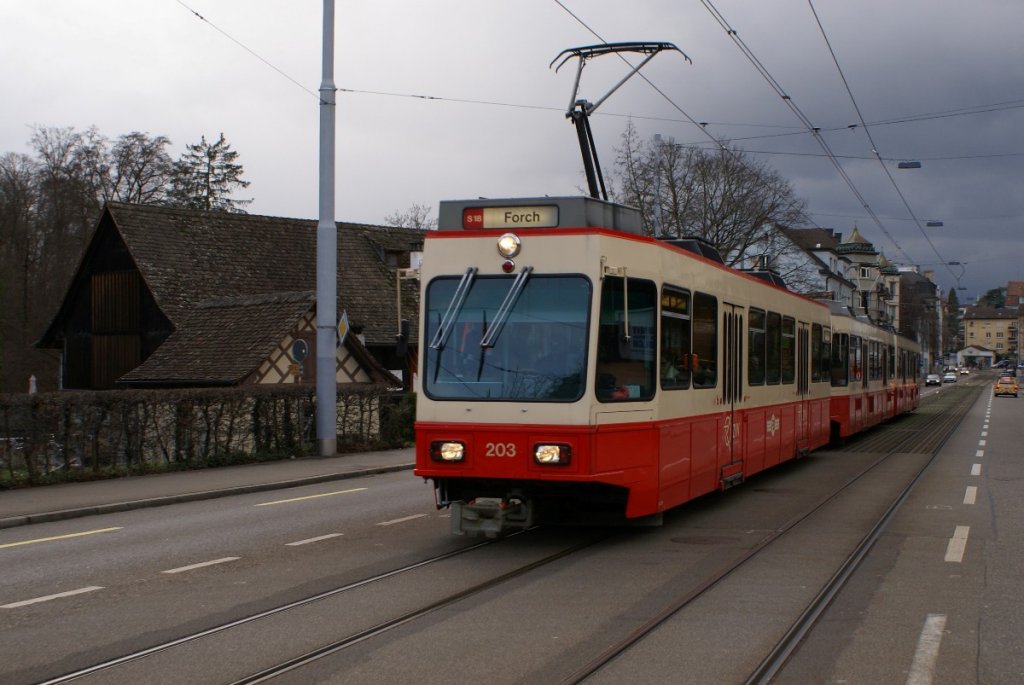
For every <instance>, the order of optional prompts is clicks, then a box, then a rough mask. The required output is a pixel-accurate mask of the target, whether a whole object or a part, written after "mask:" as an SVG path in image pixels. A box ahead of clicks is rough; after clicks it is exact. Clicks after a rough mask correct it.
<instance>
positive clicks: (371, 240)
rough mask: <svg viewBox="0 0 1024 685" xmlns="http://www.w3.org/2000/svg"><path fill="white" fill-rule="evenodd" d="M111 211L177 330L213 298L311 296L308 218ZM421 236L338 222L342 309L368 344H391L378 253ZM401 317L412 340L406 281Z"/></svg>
mask: <svg viewBox="0 0 1024 685" xmlns="http://www.w3.org/2000/svg"><path fill="white" fill-rule="evenodd" d="M107 211H108V212H109V214H110V216H111V218H112V219H113V221H114V223H115V225H116V226H117V229H118V232H119V233H120V234H121V236H122V237H123V238H124V241H125V244H126V245H127V247H128V250H129V252H130V253H131V255H132V258H133V259H134V261H135V263H136V265H137V266H138V268H139V272H140V273H141V274H142V278H143V280H144V281H145V282H146V284H147V285H148V286H149V289H150V291H151V292H152V293H153V297H154V298H155V300H156V303H157V305H158V306H159V307H160V309H161V310H162V311H163V312H164V314H165V315H166V316H167V317H168V318H169V319H170V320H171V322H172V323H173V324H174V326H175V328H176V329H179V328H180V327H181V326H183V325H184V324H186V323H188V324H190V325H191V324H192V323H193V322H195V321H201V320H204V319H203V318H202V316H201V314H200V312H199V311H198V310H199V308H200V306H201V305H203V306H209V303H210V302H211V301H213V300H221V299H225V298H228V299H231V298H246V297H252V296H273V295H278V296H286V295H287V294H289V293H292V294H294V293H301V292H315V290H316V228H317V222H316V221H314V220H309V219H288V218H280V217H268V216H257V215H252V214H234V213H230V212H206V211H197V210H188V209H175V208H170V207H157V206H148V205H130V204H122V203H114V202H111V203H108V204H107ZM422 240H423V232H422V231H419V230H416V229H409V228H392V227H381V226H368V225H364V224H350V223H339V224H338V306H339V309H346V310H347V311H348V316H349V321H350V323H351V324H352V325H353V326H361V327H362V329H363V330H362V332H363V335H364V337H365V340H366V343H367V344H369V345H375V344H378V345H379V344H393V343H394V340H395V332H396V328H397V323H396V320H397V305H396V298H395V271H394V268H391V267H389V266H388V265H387V264H385V262H384V261H383V260H382V256H383V255H384V254H385V253H387V252H394V253H407V252H408V251H409V250H410V249H412V248H413V247H414V246H416V245H418V244H419V243H422ZM401 266H408V264H407V263H405V264H401ZM239 311H242V310H239ZM402 313H403V317H404V318H408V319H410V321H411V322H412V323H413V331H412V335H413V339H415V334H416V330H415V323H416V321H415V320H416V315H417V313H418V307H417V296H416V284H415V282H407V283H406V284H405V288H404V290H403V312H402ZM172 337H173V336H172ZM169 342H171V341H170V340H168V343H169ZM165 344H167V343H165Z"/></svg>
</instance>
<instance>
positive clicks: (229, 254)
mask: <svg viewBox="0 0 1024 685" xmlns="http://www.w3.org/2000/svg"><path fill="white" fill-rule="evenodd" d="M316 227H317V222H316V221H313V220H302V219H285V218H278V217H267V216H256V215H249V214H235V213H229V212H207V211H199V210H188V209H172V208H168V207H158V206H144V205H130V204H123V203H114V202H112V203H108V204H107V206H106V207H105V208H104V210H103V214H102V217H101V218H100V220H99V222H98V225H97V227H96V230H95V232H94V234H93V236H92V239H91V241H90V243H89V245H88V247H87V249H86V252H85V255H84V256H83V258H82V261H81V263H80V264H79V266H78V269H77V270H76V272H75V275H74V278H73V279H72V281H71V284H70V286H69V288H68V290H67V293H66V295H65V297H64V301H63V303H62V304H61V307H60V310H59V311H58V312H57V314H56V315H55V316H54V318H53V320H52V322H51V323H50V325H49V327H48V328H47V330H46V332H45V334H44V335H43V337H42V338H41V339H40V341H39V342H38V343H37V345H38V346H40V347H44V348H52V349H57V350H60V351H61V381H62V382H61V384H60V387H63V388H81V389H105V388H113V387H196V386H232V385H245V384H256V383H262V384H266V383H315V379H316V368H315V366H316V356H317V355H316V337H317V336H316V321H315V316H316V314H315V313H316ZM422 239H423V232H422V231H418V230H414V229H403V228H390V227H379V226H366V225H359V224H346V223H340V224H338V263H339V267H338V274H339V277H338V302H339V312H340V311H341V310H346V311H347V313H348V318H349V322H350V324H351V331H352V333H350V334H349V335H348V336H347V337H346V339H345V342H344V344H343V345H342V346H340V347H338V349H337V352H336V362H337V367H336V378H337V380H338V382H339V383H364V382H377V383H392V384H394V383H395V382H396V379H395V377H394V375H392V374H391V373H389V370H396V369H397V370H404V369H407V368H409V365H410V364H411V363H412V362H411V360H413V359H415V344H414V342H415V340H416V337H415V336H416V329H417V326H416V317H417V315H418V295H417V288H416V284H415V283H411V282H405V283H403V284H402V293H401V298H399V297H398V296H397V294H398V293H397V290H396V289H397V288H398V287H399V286H398V279H397V278H396V270H397V269H399V268H404V267H408V266H409V265H410V256H411V254H412V253H413V252H414V251H416V250H418V249H420V247H419V246H420V244H421V243H422ZM399 302H401V307H402V311H401V316H402V317H403V318H406V319H409V320H410V322H411V324H412V335H411V336H410V338H411V341H410V351H409V355H410V356H409V358H408V359H399V358H397V357H396V353H395V349H396V346H395V342H396V339H395V335H396V332H397V330H398V317H399V313H398V307H399Z"/></svg>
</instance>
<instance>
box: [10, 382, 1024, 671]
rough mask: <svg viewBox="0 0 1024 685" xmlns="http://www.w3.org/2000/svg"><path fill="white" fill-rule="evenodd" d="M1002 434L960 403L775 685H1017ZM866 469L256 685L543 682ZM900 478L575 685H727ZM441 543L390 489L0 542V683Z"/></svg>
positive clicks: (347, 625) (838, 508) (283, 599)
mask: <svg viewBox="0 0 1024 685" xmlns="http://www.w3.org/2000/svg"><path fill="white" fill-rule="evenodd" d="M990 380H991V379H985V378H982V377H980V376H978V377H974V378H971V379H970V380H969V381H968V382H969V383H983V382H984V383H988V382H990ZM955 390H956V389H955V388H950V387H948V386H944V387H942V388H939V389H934V388H930V389H928V393H929V394H930V393H934V392H953V391H955ZM1022 419H1024V399H1013V398H991V396H990V395H989V394H988V393H984V394H983V395H982V396H981V398H980V400H979V401H978V402H977V403H976V404H975V405H974V407H973V408H972V410H971V412H970V414H969V416H968V417H967V418H966V419H965V421H964V422H963V424H961V426H960V428H959V430H958V431H957V432H956V433H955V435H954V437H953V439H951V440H950V441H949V442H948V443H947V445H946V446H945V448H944V449H943V450H942V452H941V453H940V455H939V456H938V457H937V458H936V460H935V462H934V463H933V465H932V467H930V469H929V470H928V472H927V473H926V476H925V477H924V478H923V479H922V481H921V482H920V483H919V484H918V485H917V486H916V488H915V489H914V490H913V492H912V493H911V496H910V497H909V498H908V500H907V502H906V504H905V505H904V507H903V508H902V509H901V511H900V513H899V514H898V515H897V516H896V518H895V519H894V520H893V522H892V523H891V524H890V526H889V527H888V528H887V530H886V531H885V533H884V535H883V536H882V538H881V540H880V541H879V543H878V544H877V545H876V546H875V548H874V549H873V550H872V552H871V553H870V554H869V555H868V558H867V559H866V560H865V561H864V563H863V564H862V566H861V568H860V569H859V571H858V573H857V574H856V576H855V578H854V581H853V582H852V583H851V585H850V586H848V587H847V589H845V590H844V591H843V592H842V593H841V594H840V595H839V597H837V599H836V600H835V601H834V602H833V604H832V606H831V607H830V608H829V610H828V612H827V613H826V615H825V617H824V621H823V622H822V623H821V624H820V625H821V627H820V629H816V630H815V631H814V632H813V633H812V634H811V635H810V636H809V637H808V638H807V639H806V640H805V642H804V644H803V645H802V646H801V648H800V649H799V651H798V652H797V653H796V654H795V655H794V657H793V658H792V659H791V661H790V662H789V664H788V665H787V667H786V669H785V670H784V671H783V673H782V674H780V676H779V679H778V681H777V682H782V683H838V682H847V683H957V684H960V683H985V684H986V685H988V684H991V683H997V684H998V683H1018V682H1024V654H1022V650H1021V648H1020V645H1021V644H1022V643H1021V641H1020V639H1019V636H1020V635H1021V633H1022V628H1024V626H1022V625H1021V624H1022V622H1024V606H1021V604H1022V601H1024V600H1022V599H1021V598H1020V593H1019V592H1018V591H1017V587H1018V585H1019V583H1018V579H1019V569H1020V567H1021V564H1022V562H1024V498H1022V497H1021V492H1020V483H1021V482H1022V481H1024V461H1022V460H1021V457H1020V449H1019V447H1018V446H1019V445H1020V444H1022V441H1024V420H1022ZM876 456H877V455H871V454H859V453H857V452H856V451H852V452H851V451H844V452H828V451H825V452H818V453H816V454H814V455H812V456H811V457H809V458H807V459H804V460H801V461H800V462H798V463H793V464H788V465H785V466H783V467H782V468H779V469H776V470H774V471H773V472H771V473H768V474H765V475H763V476H759V477H756V478H754V479H751V480H750V481H748V482H747V483H745V484H744V485H743V486H742V487H740V488H735V489H733V490H731V491H729V492H727V493H724V494H718V495H712V496H710V497H706V498H703V499H702V500H699V501H697V502H694V503H691V504H689V505H686V506H684V507H681V508H679V509H678V510H676V511H673V512H671V513H670V514H669V515H668V516H667V517H666V522H665V525H664V526H662V527H660V528H651V529H642V528H634V529H626V530H623V531H618V532H617V533H616V534H615V535H613V537H612V538H610V539H609V540H607V541H605V542H603V543H601V544H599V545H597V546H595V547H593V548H588V549H587V550H585V551H583V552H581V553H578V554H574V555H571V556H568V557H566V558H564V559H562V560H560V561H558V562H556V563H552V564H550V565H547V566H544V567H542V568H540V569H538V570H537V571H535V572H533V573H531V574H529V575H525V576H523V577H521V578H517V579H516V580H514V581H510V582H508V583H505V584H502V585H501V586H499V587H497V588H495V589H494V590H491V591H486V592H481V593H478V594H474V595H472V596H468V597H466V598H464V599H463V600H462V601H460V602H459V603H457V604H455V605H453V606H451V607H447V608H445V609H443V610H439V611H437V612H435V613H432V614H430V615H429V616H427V617H425V618H422V619H420V620H417V621H414V622H410V623H409V624H408V625H404V626H401V627H399V628H397V629H395V630H393V631H391V632H390V633H388V634H387V635H386V636H384V637H382V638H379V639H373V640H367V641H365V642H363V643H360V644H358V645H356V646H354V647H352V648H349V649H347V650H344V651H343V652H339V653H338V654H336V655H334V656H332V657H330V658H328V659H325V660H324V661H322V662H319V663H318V664H316V665H315V666H313V667H310V668H307V669H304V670H301V671H297V672H295V673H293V674H291V675H289V676H286V677H283V678H281V679H279V680H278V681H277V682H296V683H306V682H337V683H342V682H344V683H364V682H366V683H375V682H381V683H385V682H386V683H405V682H410V683H412V682H415V683H434V682H437V683H450V682H452V681H457V682H475V681H483V682H488V683H497V684H500V683H527V682H529V683H538V682H559V681H560V680H561V678H563V677H565V676H566V675H567V674H569V673H571V672H572V671H573V669H574V667H575V666H576V664H577V663H578V661H579V660H580V659H581V658H584V657H585V656H586V655H588V654H593V653H595V652H597V651H600V649H601V648H603V646H604V645H606V644H608V643H610V642H611V641H614V640H615V639H618V638H619V637H621V636H622V635H623V634H627V633H628V632H630V631H631V630H633V629H634V628H635V627H636V626H637V625H639V624H640V623H641V622H643V621H644V620H645V617H648V616H650V615H651V614H652V613H656V612H657V610H658V609H659V607H660V606H662V605H663V603H664V602H665V601H666V598H669V597H672V596H675V595H677V594H678V593H679V592H681V591H684V590H685V588H687V587H690V586H692V585H693V584H694V583H695V582H697V581H699V579H701V578H703V577H706V576H707V575H708V574H710V573H712V572H713V571H715V570H716V569H718V568H720V567H721V566H722V564H723V563H725V561H726V560H727V559H729V558H732V557H734V556H735V554H736V553H737V551H739V550H741V549H743V548H744V547H746V546H749V545H751V544H754V543H756V541H757V540H759V539H761V538H763V537H764V535H765V534H767V533H768V532H770V531H771V530H773V529H774V528H775V527H777V526H779V525H781V524H782V522H784V521H786V520H788V519H789V518H790V517H792V516H793V514H794V512H796V511H798V510H799V509H800V508H801V507H802V506H804V505H805V504H806V503H807V502H809V501H812V500H815V499H817V498H819V497H820V496H821V494H822V493H823V492H825V491H827V490H828V488H830V487H831V486H833V485H836V484H838V483H840V482H843V481H844V479H847V478H849V476H850V474H852V473H854V472H856V471H857V470H858V469H859V468H860V467H861V466H862V465H863V464H865V463H867V462H869V461H871V460H872V459H874V458H876ZM898 457H899V458H897V459H894V460H891V461H889V462H886V465H885V466H884V467H883V468H881V469H880V470H878V471H877V472H873V474H872V475H871V476H870V477H868V478H866V479H865V481H864V482H863V483H862V484H860V485H859V486H858V489H857V490H856V491H855V492H853V493H851V494H849V495H847V496H844V497H840V498H837V500H836V501H835V502H834V503H832V504H830V505H829V507H828V508H827V509H826V510H825V511H824V513H823V515H822V516H820V517H818V518H816V519H815V521H814V523H813V524H811V525H808V526H807V527H806V528H804V529H803V530H800V531H798V532H797V533H796V534H795V535H793V536H792V537H790V538H788V540H787V541H786V542H785V543H784V544H782V545H780V546H778V547H776V548H774V549H773V550H772V551H771V553H769V554H765V555H763V556H761V557H759V558H758V560H757V562H756V563H755V564H753V565H751V566H749V567H746V568H744V569H743V570H742V571H741V572H739V573H736V574H734V575H733V576H730V577H729V578H728V579H726V580H725V581H723V582H722V583H721V584H720V585H719V586H716V588H715V589H714V590H713V591H712V592H710V593H708V594H707V595H705V596H704V597H702V598H701V599H700V600H699V601H698V602H696V603H694V605H693V606H692V607H689V608H688V609H687V610H686V611H685V612H684V613H681V614H680V615H678V616H675V617H672V618H670V619H669V620H667V621H666V622H665V623H664V624H663V625H662V626H661V627H660V628H659V629H658V630H657V631H656V632H655V633H653V634H652V635H651V636H650V637H649V638H648V639H646V640H644V641H643V642H642V643H640V644H639V645H637V646H636V647H635V648H634V649H632V650H630V651H629V652H627V653H626V654H624V655H623V656H622V657H620V658H619V659H617V660H616V661H615V662H613V663H612V664H610V665H609V667H608V668H607V669H605V670H604V671H602V672H600V673H599V674H597V675H596V676H595V677H594V678H593V682H598V683H621V682H651V683H655V682H658V683H663V682H694V683H702V682H707V683H723V682H741V681H742V679H743V677H744V676H745V674H746V673H748V672H749V670H750V668H752V666H753V665H756V663H757V661H758V660H759V658H760V654H761V652H762V650H763V649H765V648H766V645H769V646H770V644H771V643H772V641H773V640H774V639H775V637H776V636H777V635H778V634H779V633H781V632H782V631H784V630H785V629H786V628H787V627H788V625H789V623H790V622H791V621H792V620H793V617H794V615H795V612H798V611H799V608H800V607H801V606H802V605H803V604H804V603H806V601H807V600H808V598H809V597H810V596H812V595H813V594H814V592H815V591H816V587H817V584H818V583H819V582H821V581H822V580H823V579H825V578H827V577H828V575H829V574H830V573H832V572H833V570H834V568H835V566H836V564H837V563H838V561H841V559H842V557H843V555H844V554H845V552H846V550H847V549H848V547H849V545H850V544H851V543H852V542H853V541H855V540H856V539H857V538H858V536H861V535H863V532H864V531H863V529H864V526H865V525H866V522H868V521H870V520H871V518H872V517H873V516H875V515H876V513H877V512H878V511H879V510H880V509H881V508H882V507H883V506H884V505H885V502H886V498H887V496H888V495H889V494H890V493H891V492H892V491H893V490H894V488H895V486H896V483H898V482H899V480H900V479H901V478H903V477H905V475H906V474H907V473H910V472H911V471H912V470H913V469H914V467H915V465H916V464H918V463H919V462H920V461H921V460H922V459H923V457H922V456H921V455H898ZM448 528H449V521H448V519H447V518H446V512H436V511H435V510H434V507H433V502H432V500H431V493H430V489H429V487H428V486H426V485H424V483H423V482H422V480H420V479H418V478H415V477H413V476H412V475H411V474H410V473H409V472H400V473H392V474H382V475H374V476H367V477H363V478H355V479H350V480H345V481H338V482H326V483H319V484H316V485H310V486H305V487H301V488H289V489H286V490H280V491H268V492H260V493H251V494H244V495H238V496H232V497H224V498H220V499H214V500H206V501H199V502H189V503H181V504H175V505H171V506H164V507H159V508H147V509H139V510H134V511H125V512H117V513H111V514H105V515H101V516H91V517H86V518H78V519H73V520H67V521H57V522H52V523H44V524H35V525H29V526H21V527H19V528H12V529H7V530H0V569H2V574H3V584H2V587H0V634H3V636H4V639H3V640H0V680H2V681H3V682H4V683H22V682H24V683H29V682H39V681H41V680H44V679H45V678H48V677H52V676H56V675H59V674H62V673H65V672H69V671H71V670H74V669H76V668H81V667H84V666H87V665H90V664H94V663H97V662H100V661H103V660H105V659H109V658H114V657H117V656H120V655H122V654H125V653H127V652H129V651H131V650H134V649H140V648H144V647H147V646H150V645H154V644H157V643H159V642H162V641H165V640H169V639H173V638H176V637H179V636H181V635H184V634H187V633H190V632H193V631H196V630H201V629H204V628H207V627H209V626H211V625H215V624H218V623H223V622H225V621H230V620H233V619H235V618H238V617H240V616H243V615H248V614H252V613H255V612H258V611H262V610H265V609H267V608H271V607H275V606H280V605H282V604H286V603H288V602H292V601H295V600H298V599H302V598H304V597H309V596H312V595H315V594H317V593H321V592H324V591H326V590H330V589H332V588H336V587H339V586H340V585H344V584H345V583H353V582H355V581H359V580H361V579H364V578H367V577H369V576H371V575H373V574H376V573H381V572H385V571H389V570H393V569H396V568H398V567H401V566H404V565H407V564H410V563H413V562H416V561H419V560H422V559H425V558H427V557H431V556H434V555H438V554H442V553H445V552H451V551H455V550H459V549H462V548H466V547H469V546H471V545H474V544H475V543H476V542H478V541H476V540H470V539H466V538H459V537H455V536H452V535H450V534H449V532H448ZM591 533H592V531H588V530H586V529H569V530H554V531H551V530H547V531H544V530H542V531H538V532H536V533H529V534H526V535H523V536H519V537H516V538H513V539H510V540H507V541H503V542H501V543H499V544H497V545H491V546H486V547H484V548H482V549H479V550H473V551H471V552H469V553H467V554H465V555H462V556H459V557H454V558H451V559H447V560H445V561H443V562H440V563H438V564H436V565H434V566H432V567H430V568H423V569H417V570H414V571H411V572H407V573H403V574H400V575H396V576H394V577H391V578H388V579H385V580H382V581H380V582H378V583H374V584H372V585H370V586H367V587H365V588H359V589H358V590H355V591H353V592H351V593H346V594H344V595H339V596H337V597H332V598H329V599H325V600H323V601H318V602H316V603H314V604H312V605H310V606H309V607H307V608H303V609H302V610H301V611H296V612H292V613H291V614H289V615H288V616H286V617H281V618H280V619H278V618H274V619H268V620H266V621H261V622H259V623H256V624H253V625H252V626H250V627H247V628H245V629H244V630H237V631H232V632H226V633H224V634H223V635H219V636H218V637H216V638H215V639H211V640H208V641H205V642H204V643H202V644H197V645H196V646H194V647H191V646H190V647H188V648H184V649H180V650H168V651H167V652H161V653H160V654H156V655H153V656H152V657H149V658H147V659H145V660H142V661H140V662H138V663H137V664H133V665H132V666H131V667H128V668H125V669H121V670H118V671H116V672H111V673H109V674H103V675H101V676H92V677H90V678H87V679H85V682H119V683H137V682H147V683H156V682H167V683H196V682H229V681H231V680H232V679H234V678H238V677H242V676H243V675H245V674H247V673H250V672H252V670H253V669H256V668H259V667H263V666H265V665H268V664H272V663H275V662H276V661H278V660H279V659H281V658H283V657H284V656H286V655H294V654H296V653H299V652H301V651H303V650H306V649H309V648H311V646H315V645H318V644H323V643H324V642H326V641H328V640H330V639H334V638H336V637H337V636H338V635H343V634H347V633H348V632H351V631H353V630H362V629H366V628H368V627H371V626H373V625H376V624H377V623H379V622H381V621H383V620H387V619H388V618H389V617H393V616H396V615H398V614H400V613H401V612H403V611H407V610H410V609H412V608H415V607H417V606H422V605H423V604H424V603H429V602H432V601H436V600H438V599H440V598H442V597H443V596H445V595H446V594H448V593H451V592H456V591H458V590H459V589H460V588H463V587H466V586H468V585H471V584H473V583H476V582H480V581H482V580H484V579H486V578H488V577H494V576H496V575H500V574H502V573H506V572H508V571H509V570H510V569H513V568H515V567H517V566H519V565H522V564H524V563H528V562H529V561H531V560H536V559H539V558H541V557H543V556H544V555H546V554H548V553H550V552H552V551H554V550H557V549H559V548H561V547H565V546H569V545H572V544H574V543H576V542H579V541H580V540H582V539H584V538H585V537H586V536H587V535H590V534H591ZM581 655H582V656H581Z"/></svg>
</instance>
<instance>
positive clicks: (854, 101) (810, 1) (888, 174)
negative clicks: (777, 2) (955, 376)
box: [807, 0, 956, 277]
mask: <svg viewBox="0 0 1024 685" xmlns="http://www.w3.org/2000/svg"><path fill="white" fill-rule="evenodd" d="M807 5H808V6H809V7H810V8H811V14H813V15H814V21H815V23H817V25H818V30H820V31H821V37H822V38H823V39H824V40H825V45H826V47H828V52H829V54H830V55H831V56H832V62H833V63H834V64H835V65H836V71H838V72H839V78H840V79H841V80H842V82H843V87H844V88H845V89H846V93H847V95H849V96H850V103H851V104H852V105H853V111H855V112H856V113H857V120H858V121H859V122H860V126H861V129H862V130H863V131H864V135H865V136H867V139H868V142H869V143H871V153H872V154H873V155H874V157H875V159H877V160H878V164H879V165H880V166H881V167H882V171H883V172H885V175H886V177H887V178H888V179H889V183H891V184H892V187H893V189H894V190H895V191H896V195H897V196H898V197H899V198H900V201H901V202H902V203H903V207H904V208H905V209H906V210H907V214H909V215H910V218H911V219H913V221H914V225H916V226H917V229H918V231H920V232H921V235H922V236H924V239H925V241H926V242H927V243H928V245H929V246H930V247H931V248H932V252H934V253H935V256H936V257H938V258H939V261H940V262H943V263H944V264H945V262H946V261H947V260H946V259H945V258H944V257H943V256H942V255H941V254H939V250H938V248H937V247H935V243H933V242H932V239H931V238H930V237H929V236H928V233H927V232H926V231H925V230H924V226H922V225H921V221H920V220H919V219H918V218H917V215H916V214H915V213H914V210H913V209H912V208H911V206H910V202H909V201H908V200H907V197H906V195H904V194H903V191H902V190H901V189H900V186H899V184H898V183H896V179H895V178H894V177H893V175H892V171H890V169H889V167H888V166H886V164H885V162H884V161H883V160H882V155H881V153H880V152H879V151H878V145H877V144H876V143H875V139H874V136H872V135H871V128H870V127H869V126H868V125H867V123H866V122H865V121H864V114H863V113H862V112H861V110H860V105H858V104H857V98H855V97H854V95H853V89H852V88H851V87H850V82H849V81H848V80H847V78H846V74H845V73H843V68H842V66H840V64H839V57H838V56H837V55H836V51H835V50H834V49H833V48H832V42H831V41H830V40H829V38H828V33H827V32H826V31H825V26H824V25H823V24H822V23H821V18H820V17H819V16H818V11H817V10H816V9H815V8H814V2H813V0H807ZM946 270H947V271H949V273H950V275H951V276H954V277H956V274H954V273H953V270H952V269H951V268H950V267H949V265H948V264H947V265H946Z"/></svg>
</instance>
